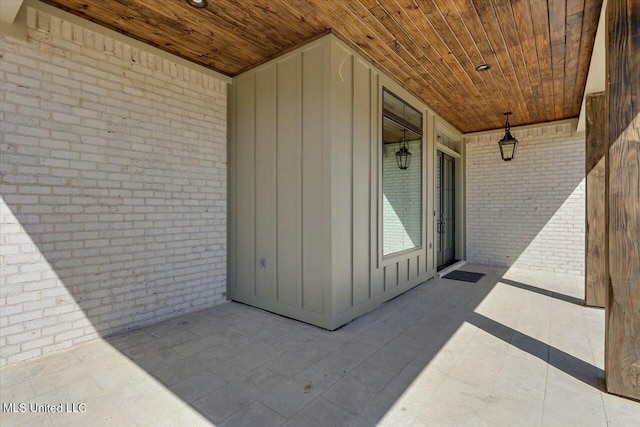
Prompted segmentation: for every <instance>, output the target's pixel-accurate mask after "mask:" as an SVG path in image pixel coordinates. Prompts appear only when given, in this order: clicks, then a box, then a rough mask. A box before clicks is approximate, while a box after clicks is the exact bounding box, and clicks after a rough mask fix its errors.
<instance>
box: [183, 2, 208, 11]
mask: <svg viewBox="0 0 640 427" xmlns="http://www.w3.org/2000/svg"><path fill="white" fill-rule="evenodd" d="M187 3H189V5H191V6H193V7H197V8H199V9H201V8H203V7H207V0H187Z"/></svg>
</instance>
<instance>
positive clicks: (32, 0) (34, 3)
mask: <svg viewBox="0 0 640 427" xmlns="http://www.w3.org/2000/svg"><path fill="white" fill-rule="evenodd" d="M4 1H5V0H0V2H4ZM25 6H27V7H31V8H33V9H36V10H39V11H42V12H45V13H48V14H49V15H53V16H56V17H58V18H60V19H63V20H65V21H68V22H71V23H73V24H76V25H80V26H82V27H84V28H86V29H88V30H91V31H95V32H96V33H99V34H102V35H104V36H107V37H110V38H112V39H114V40H118V41H120V42H122V43H126V44H128V45H130V46H133V47H137V48H138V49H141V50H144V51H146V52H149V53H152V54H154V55H156V56H158V57H160V58H164V59H166V60H168V61H172V62H175V63H176V64H179V65H182V66H184V67H187V68H190V69H192V70H195V71H197V72H199V73H202V74H204V75H206V76H209V77H213V78H216V79H218V80H220V81H222V82H224V83H227V84H231V77H230V76H227V75H225V74H222V73H219V72H217V71H214V70H212V69H210V68H207V67H204V66H202V65H200V64H196V63H195V62H191V61H188V60H186V59H184V58H181V57H179V56H177V55H173V54H171V53H169V52H165V51H164V50H162V49H158V48H157V47H154V46H151V45H149V44H146V43H143V42H141V41H139V40H136V39H134V38H131V37H129V36H125V35H124V34H121V33H119V32H117V31H113V30H110V29H108V28H105V27H103V26H101V25H98V24H96V23H95V22H91V21H88V20H86V19H82V18H80V17H78V16H76V15H73V14H71V13H69V12H65V11H64V10H61V9H58V8H56V7H53V6H50V5H48V4H45V3H42V2H41V1H39V0H26V3H25Z"/></svg>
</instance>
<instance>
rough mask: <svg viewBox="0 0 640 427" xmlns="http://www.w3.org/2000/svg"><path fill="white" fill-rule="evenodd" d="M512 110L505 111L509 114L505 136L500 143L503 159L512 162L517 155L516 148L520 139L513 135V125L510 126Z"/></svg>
mask: <svg viewBox="0 0 640 427" xmlns="http://www.w3.org/2000/svg"><path fill="white" fill-rule="evenodd" d="M511 114H512V113H511V111H508V112H506V113H504V115H505V116H507V122H506V123H505V125H504V136H503V137H502V139H501V140H500V141H498V145H499V146H500V155H501V156H502V160H504V161H505V162H510V161H511V160H513V158H514V157H515V156H516V148H517V147H518V140H517V139H516V138H514V137H513V136H512V135H511V127H510V126H509V116H510V115H511Z"/></svg>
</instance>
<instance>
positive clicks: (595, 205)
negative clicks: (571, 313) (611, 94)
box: [584, 92, 609, 307]
mask: <svg viewBox="0 0 640 427" xmlns="http://www.w3.org/2000/svg"><path fill="white" fill-rule="evenodd" d="M586 101H587V103H586V118H587V121H586V122H587V135H586V145H585V166H586V171H585V176H586V215H585V219H586V221H585V222H586V224H585V226H586V227H585V228H586V233H585V234H586V235H585V237H586V239H585V245H586V247H585V297H584V301H585V304H586V305H588V306H592V307H604V304H605V296H606V293H607V277H608V276H607V251H608V248H607V243H608V242H607V234H606V229H607V212H606V210H607V200H606V197H605V175H606V169H605V162H606V153H607V149H608V147H609V143H608V140H607V130H606V124H607V121H608V119H609V117H608V115H607V108H606V106H607V104H606V103H607V97H606V94H605V93H604V92H600V93H594V94H590V95H587V99H586Z"/></svg>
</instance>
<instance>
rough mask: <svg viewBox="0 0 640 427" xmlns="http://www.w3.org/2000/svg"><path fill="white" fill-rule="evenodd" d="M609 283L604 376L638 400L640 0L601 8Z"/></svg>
mask: <svg viewBox="0 0 640 427" xmlns="http://www.w3.org/2000/svg"><path fill="white" fill-rule="evenodd" d="M607 37H608V49H607V74H608V81H609V85H608V90H607V93H608V97H609V153H608V159H607V172H608V183H607V189H608V199H609V220H608V221H609V260H608V264H609V284H608V292H607V301H606V312H605V314H606V325H605V377H606V383H607V390H608V391H609V392H611V393H614V394H618V395H621V396H625V397H629V398H632V399H638V400H640V0H611V1H609V2H608V6H607Z"/></svg>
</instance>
